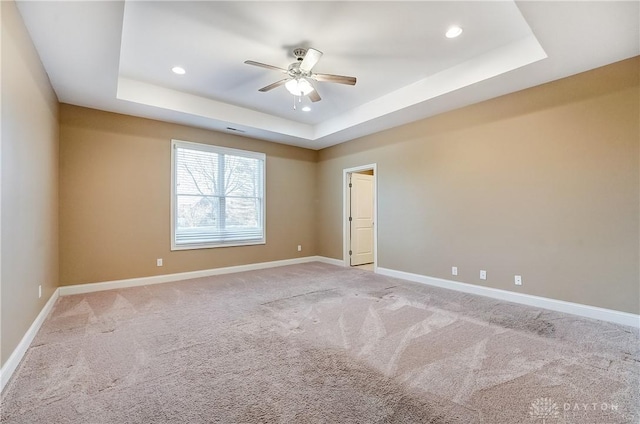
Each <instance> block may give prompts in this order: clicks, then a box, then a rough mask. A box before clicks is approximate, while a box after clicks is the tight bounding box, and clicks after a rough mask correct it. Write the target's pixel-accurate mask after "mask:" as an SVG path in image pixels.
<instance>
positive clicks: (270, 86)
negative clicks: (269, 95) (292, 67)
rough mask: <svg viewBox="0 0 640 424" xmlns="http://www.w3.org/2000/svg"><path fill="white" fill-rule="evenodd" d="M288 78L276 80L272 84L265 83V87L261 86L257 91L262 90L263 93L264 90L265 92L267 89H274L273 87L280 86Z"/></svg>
mask: <svg viewBox="0 0 640 424" xmlns="http://www.w3.org/2000/svg"><path fill="white" fill-rule="evenodd" d="M290 79H291V78H285V79H283V80H280V81H278V82H274V83H273V84H269V85H267V86H266V87H262V88H261V89H260V90H258V91H262V92H263V93H264V92H267V91H269V90H273V89H274V88H276V87H280V86H281V85H284V83H285V82H287V81H289V80H290Z"/></svg>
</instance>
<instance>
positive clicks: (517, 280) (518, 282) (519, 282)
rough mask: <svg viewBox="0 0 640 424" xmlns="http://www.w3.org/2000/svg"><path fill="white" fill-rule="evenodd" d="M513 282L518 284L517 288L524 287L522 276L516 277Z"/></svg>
mask: <svg viewBox="0 0 640 424" xmlns="http://www.w3.org/2000/svg"><path fill="white" fill-rule="evenodd" d="M513 281H514V282H515V283H516V286H521V285H522V275H516V276H515V277H513Z"/></svg>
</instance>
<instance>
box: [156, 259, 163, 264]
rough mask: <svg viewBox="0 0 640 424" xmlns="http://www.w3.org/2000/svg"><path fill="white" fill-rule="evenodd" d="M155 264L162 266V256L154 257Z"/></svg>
mask: <svg viewBox="0 0 640 424" xmlns="http://www.w3.org/2000/svg"><path fill="white" fill-rule="evenodd" d="M156 266H162V258H158V259H156Z"/></svg>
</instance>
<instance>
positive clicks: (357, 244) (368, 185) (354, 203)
mask: <svg viewBox="0 0 640 424" xmlns="http://www.w3.org/2000/svg"><path fill="white" fill-rule="evenodd" d="M376 187H377V172H376V164H370V165H363V166H359V167H355V168H348V169H344V170H343V193H344V208H343V234H344V236H343V238H344V251H343V257H344V263H345V266H357V267H359V268H360V269H366V270H370V271H374V272H375V270H376V267H377V262H378V261H377V257H378V249H377V247H378V246H377V245H378V231H377V226H376V219H377V209H378V208H377V189H376Z"/></svg>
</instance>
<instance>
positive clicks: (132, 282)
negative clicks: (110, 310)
mask: <svg viewBox="0 0 640 424" xmlns="http://www.w3.org/2000/svg"><path fill="white" fill-rule="evenodd" d="M316 261H317V262H324V263H329V264H333V265H336V264H337V263H341V261H338V260H336V259H331V258H325V257H323V256H305V257H303V258H294V259H284V260H280V261H271V262H260V263H256V264H247V265H238V266H229V267H224V268H212V269H203V270H199V271H189V272H179V273H176V274H164V275H154V276H151V277H140V278H129V279H126V280H115V281H105V282H101V283H88V284H77V285H73V286H61V287H60V288H59V290H60V296H68V295H72V294H81V293H91V292H97V291H103V290H113V289H123V288H127V287H138V286H146V285H150V284H161V283H170V282H173V281H181V280H189V279H192V278H201V277H210V276H212V275H223V274H232V273H234V272H243V271H255V270H257V269H267V268H275V267H278V266H286V265H296V264H303V263H307V262H316Z"/></svg>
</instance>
